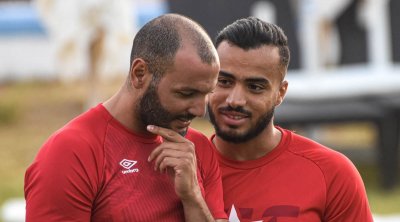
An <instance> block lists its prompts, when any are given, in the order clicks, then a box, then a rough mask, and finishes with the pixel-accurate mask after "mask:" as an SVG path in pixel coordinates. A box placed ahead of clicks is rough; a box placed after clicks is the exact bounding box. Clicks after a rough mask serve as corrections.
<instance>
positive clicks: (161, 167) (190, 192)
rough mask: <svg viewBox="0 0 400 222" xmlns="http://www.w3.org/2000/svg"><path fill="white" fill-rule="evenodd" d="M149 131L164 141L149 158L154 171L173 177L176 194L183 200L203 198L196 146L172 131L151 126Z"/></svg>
mask: <svg viewBox="0 0 400 222" xmlns="http://www.w3.org/2000/svg"><path fill="white" fill-rule="evenodd" d="M147 130H148V131H149V132H151V133H154V134H157V135H160V136H161V137H162V138H163V139H164V141H163V143H162V144H161V145H159V146H158V147H157V148H156V149H154V150H153V152H151V154H150V156H149V158H148V161H149V162H154V170H158V171H160V172H161V173H163V172H166V173H168V174H169V175H170V176H171V177H172V179H173V181H174V185H175V192H176V194H177V195H178V196H179V198H181V200H183V201H184V200H189V201H190V200H193V199H196V198H198V197H199V195H200V196H201V191H200V187H199V185H198V180H197V165H196V162H197V161H196V153H195V146H194V144H193V143H192V142H191V141H189V140H187V139H186V138H184V137H182V136H181V135H180V134H178V133H177V132H175V131H173V130H170V129H166V128H162V127H158V126H153V125H149V126H148V127H147Z"/></svg>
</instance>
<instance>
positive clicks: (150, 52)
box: [130, 14, 218, 78]
mask: <svg viewBox="0 0 400 222" xmlns="http://www.w3.org/2000/svg"><path fill="white" fill-rule="evenodd" d="M182 47H195V48H196V51H197V55H198V56H199V57H200V59H201V61H202V62H203V63H207V64H212V63H215V62H217V61H218V57H217V52H216V50H215V48H214V46H213V43H212V40H211V39H210V37H209V36H208V35H207V33H206V32H205V31H204V29H203V28H202V27H201V26H200V25H199V24H198V23H196V22H195V21H193V20H191V19H189V18H187V17H185V16H182V15H178V14H166V15H162V16H159V17H157V18H155V19H153V20H151V21H150V22H148V23H147V24H146V25H144V26H143V27H142V28H141V29H140V30H139V32H138V33H137V34H136V36H135V39H134V40H133V46H132V51H131V60H130V61H131V66H132V61H134V60H135V59H137V58H141V59H143V60H145V61H146V63H147V64H148V67H149V71H150V72H151V73H152V74H153V75H154V77H157V76H158V77H160V76H162V75H163V74H164V72H165V71H166V69H167V68H168V67H170V66H171V65H172V64H173V62H174V58H175V55H176V53H177V51H178V50H179V49H180V48H182ZM154 77H153V78H154Z"/></svg>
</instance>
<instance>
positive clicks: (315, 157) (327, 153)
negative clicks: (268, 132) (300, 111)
mask: <svg viewBox="0 0 400 222" xmlns="http://www.w3.org/2000/svg"><path fill="white" fill-rule="evenodd" d="M290 137H291V138H290V145H289V148H288V151H289V152H291V153H293V154H294V155H297V156H300V157H303V158H305V159H308V160H309V161H311V162H313V163H315V164H316V165H318V166H319V167H321V168H322V169H325V168H332V167H333V168H337V167H340V166H353V164H352V162H351V161H350V160H349V159H348V158H347V157H346V156H345V155H343V154H342V153H340V152H338V151H336V150H333V149H331V148H329V147H326V146H325V145H322V144H320V143H318V142H316V141H314V140H311V139H309V138H306V137H303V136H300V135H298V134H296V133H293V132H290Z"/></svg>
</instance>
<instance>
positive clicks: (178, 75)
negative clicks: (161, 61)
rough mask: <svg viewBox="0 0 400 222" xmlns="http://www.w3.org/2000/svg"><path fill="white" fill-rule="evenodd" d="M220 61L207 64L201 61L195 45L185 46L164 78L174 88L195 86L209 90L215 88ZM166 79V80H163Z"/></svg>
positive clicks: (195, 87) (198, 88) (200, 89)
mask: <svg viewBox="0 0 400 222" xmlns="http://www.w3.org/2000/svg"><path fill="white" fill-rule="evenodd" d="M219 68H220V66H219V61H218V60H217V61H216V62H214V63H211V64H207V63H205V62H203V61H201V59H200V56H199V55H198V53H197V49H195V48H194V47H190V46H189V47H183V48H181V49H179V50H178V52H177V53H176V55H175V59H174V63H173V65H172V66H171V67H170V68H168V69H167V71H166V73H165V75H164V78H163V79H165V81H166V82H168V83H169V84H171V85H170V86H171V87H172V88H184V87H186V88H193V89H197V90H199V91H205V90H206V91H209V90H212V88H214V86H215V84H216V81H217V77H218V72H219ZM163 81H164V80H163Z"/></svg>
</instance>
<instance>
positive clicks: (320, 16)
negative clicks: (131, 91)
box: [0, 0, 400, 221]
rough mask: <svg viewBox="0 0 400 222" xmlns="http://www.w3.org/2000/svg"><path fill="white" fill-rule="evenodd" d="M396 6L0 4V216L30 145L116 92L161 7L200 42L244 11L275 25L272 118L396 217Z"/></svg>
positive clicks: (135, 0)
mask: <svg viewBox="0 0 400 222" xmlns="http://www.w3.org/2000/svg"><path fill="white" fill-rule="evenodd" d="M399 11H400V1H399V0H335V1H329V0H202V1H196V0H170V1H167V0H118V1H108V0H68V1H67V0H0V221H24V200H23V180H24V173H25V170H26V168H27V167H28V166H29V164H30V163H31V162H32V161H33V158H34V157H35V155H36V153H37V152H38V149H39V148H40V146H41V145H42V144H43V143H44V142H45V140H46V139H47V137H48V136H49V135H50V134H51V133H52V132H54V131H55V130H57V129H58V128H60V127H62V126H63V125H64V124H65V123H66V122H68V121H69V120H71V119H72V118H73V117H75V116H77V115H78V114H80V113H82V112H83V111H85V110H87V109H88V108H89V107H91V106H94V105H95V104H97V103H99V102H101V101H104V100H105V99H107V98H108V97H109V96H111V95H112V94H113V93H114V92H115V91H116V90H118V88H119V87H120V85H121V84H122V83H123V81H124V78H125V77H126V75H127V73H128V70H129V56H130V49H131V44H132V40H133V37H134V35H135V33H136V32H137V30H138V29H139V28H140V27H141V26H142V25H144V24H145V23H146V22H147V21H149V20H150V19H152V18H154V17H156V16H158V15H160V14H163V13H167V12H175V13H180V14H184V15H187V16H189V17H191V18H193V19H194V20H196V21H198V22H199V23H200V24H201V25H203V26H204V28H205V29H206V30H207V32H208V33H209V34H210V36H211V37H212V38H214V37H215V36H216V34H217V32H218V30H220V29H221V28H223V27H224V26H226V25H227V24H230V23H231V22H233V21H234V20H236V19H239V18H242V17H247V16H250V15H253V16H256V17H259V18H261V19H263V20H265V21H268V22H272V23H275V24H278V25H279V26H281V27H282V28H283V30H284V31H285V32H286V34H287V36H288V38H289V43H290V47H291V52H292V58H291V63H290V67H289V68H290V70H289V73H288V75H287V79H288V81H289V89H288V94H287V96H286V99H285V102H284V103H283V104H282V105H281V106H280V107H279V108H278V109H277V111H276V118H275V122H276V123H277V124H278V125H281V126H284V127H287V128H290V129H293V130H295V131H296V132H298V133H299V134H302V135H304V136H308V137H311V138H312V139H314V140H317V141H319V142H321V143H323V144H325V145H327V146H329V147H331V148H333V149H336V150H338V151H340V152H342V153H344V154H345V155H347V156H348V157H349V158H350V159H351V160H352V161H353V162H354V164H355V165H356V167H357V168H358V169H359V171H360V173H361V176H362V177H363V179H364V182H365V185H366V188H367V193H368V198H369V201H370V205H371V208H372V211H373V213H374V216H375V219H376V221H400V219H399V218H400V216H399V215H400V181H399V178H400V173H399V172H400V166H399V159H400V158H399V148H400V139H399V138H400V66H399V64H400V15H399V13H398V12H399ZM192 126H193V127H194V128H197V129H199V130H201V131H202V132H204V133H205V134H206V135H211V134H212V132H213V130H212V127H211V125H210V124H209V123H208V122H207V120H206V119H197V120H196V121H194V123H193V125H192ZM55 167H57V166H55Z"/></svg>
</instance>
